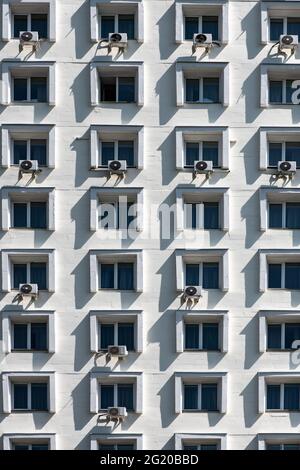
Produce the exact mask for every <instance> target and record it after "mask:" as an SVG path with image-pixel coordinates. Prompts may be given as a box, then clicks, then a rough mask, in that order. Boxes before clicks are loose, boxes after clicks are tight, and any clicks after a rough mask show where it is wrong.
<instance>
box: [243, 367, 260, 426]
mask: <svg viewBox="0 0 300 470" xmlns="http://www.w3.org/2000/svg"><path fill="white" fill-rule="evenodd" d="M241 395H242V397H243V407H244V421H245V427H246V428H251V426H253V425H254V423H255V422H256V421H257V420H258V419H259V417H260V415H259V414H258V377H257V375H255V376H254V377H253V378H252V379H251V380H250V382H249V383H248V384H247V385H246V387H245V388H244V389H243V390H242V392H241Z"/></svg>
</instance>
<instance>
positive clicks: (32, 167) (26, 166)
mask: <svg viewBox="0 0 300 470" xmlns="http://www.w3.org/2000/svg"><path fill="white" fill-rule="evenodd" d="M38 169H39V163H38V161H37V160H20V161H19V170H20V171H22V173H35V172H36V171H38Z"/></svg>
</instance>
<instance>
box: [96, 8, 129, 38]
mask: <svg viewBox="0 0 300 470" xmlns="http://www.w3.org/2000/svg"><path fill="white" fill-rule="evenodd" d="M124 14H125V15H127V13H124ZM119 15H122V13H111V14H110V13H109V12H108V13H103V14H99V32H100V39H107V38H105V37H104V36H102V31H101V21H102V16H113V17H114V30H113V31H111V33H118V32H119V29H118V23H119ZM128 15H133V17H134V35H135V36H136V31H135V30H136V13H128ZM133 40H134V41H135V40H136V39H135V38H134V39H133ZM128 41H130V39H128ZM131 41H132V39H131Z"/></svg>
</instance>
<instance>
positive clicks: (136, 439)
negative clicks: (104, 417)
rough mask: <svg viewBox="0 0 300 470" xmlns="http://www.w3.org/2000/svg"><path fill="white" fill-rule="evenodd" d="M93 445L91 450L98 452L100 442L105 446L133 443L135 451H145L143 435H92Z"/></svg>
mask: <svg viewBox="0 0 300 470" xmlns="http://www.w3.org/2000/svg"><path fill="white" fill-rule="evenodd" d="M90 439H91V445H90V450H98V449H99V442H100V441H101V443H105V444H112V443H113V444H115V443H116V442H117V443H121V444H122V443H124V444H125V443H128V442H130V443H133V444H134V447H135V449H134V450H143V434H126V433H122V434H115V433H113V434H102V433H98V434H97V433H95V434H94V433H92V434H90Z"/></svg>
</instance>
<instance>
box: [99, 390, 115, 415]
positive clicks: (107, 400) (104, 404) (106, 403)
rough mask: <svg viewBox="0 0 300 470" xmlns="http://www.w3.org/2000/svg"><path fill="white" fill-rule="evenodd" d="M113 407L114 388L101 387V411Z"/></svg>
mask: <svg viewBox="0 0 300 470" xmlns="http://www.w3.org/2000/svg"><path fill="white" fill-rule="evenodd" d="M111 406H114V386H113V385H101V409H102V410H106V409H107V408H109V407H111Z"/></svg>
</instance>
